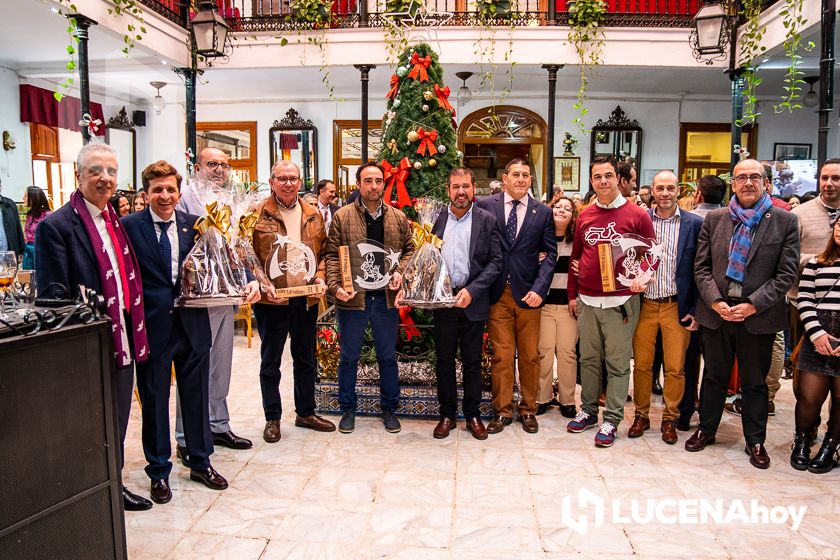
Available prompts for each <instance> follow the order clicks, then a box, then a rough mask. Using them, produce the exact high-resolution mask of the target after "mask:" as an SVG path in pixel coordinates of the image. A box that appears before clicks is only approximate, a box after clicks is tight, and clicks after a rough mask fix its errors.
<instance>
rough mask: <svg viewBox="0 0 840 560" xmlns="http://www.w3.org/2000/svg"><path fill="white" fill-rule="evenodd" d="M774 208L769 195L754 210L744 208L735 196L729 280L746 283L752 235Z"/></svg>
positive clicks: (728, 271) (756, 204) (730, 205)
mask: <svg viewBox="0 0 840 560" xmlns="http://www.w3.org/2000/svg"><path fill="white" fill-rule="evenodd" d="M772 207H773V202H772V201H771V200H770V196H769V195H768V194H767V193H764V196H762V197H761V198H760V199H759V200H758V202H756V203H755V205H754V206H753V207H752V208H744V207H742V206H741V205H740V204H739V203H738V198H737V197H735V196H733V197H732V199H731V200H730V201H729V217H730V218H731V219H732V222H733V223H734V224H735V231H733V232H732V240H731V241H730V243H729V266H728V267H727V268H726V277H727V278H731V279H732V280H735V281H736V282H739V283H741V284H743V283H744V270H745V269H746V268H747V259H748V258H749V256H750V247H751V246H752V233H753V231H754V230H755V228H756V226H758V224H759V222H761V218H762V217H764V213H765V212H767V211H768V210H770V208H772Z"/></svg>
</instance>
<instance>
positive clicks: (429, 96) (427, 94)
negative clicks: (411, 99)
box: [423, 89, 434, 101]
mask: <svg viewBox="0 0 840 560" xmlns="http://www.w3.org/2000/svg"><path fill="white" fill-rule="evenodd" d="M432 97H434V94H433V93H432V92H431V90H428V89H427V90H426V91H424V92H423V99H425V100H426V101H431V100H432Z"/></svg>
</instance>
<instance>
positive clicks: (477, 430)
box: [467, 416, 487, 440]
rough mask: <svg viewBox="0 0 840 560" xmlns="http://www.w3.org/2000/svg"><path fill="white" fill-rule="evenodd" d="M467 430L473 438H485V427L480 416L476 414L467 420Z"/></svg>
mask: <svg viewBox="0 0 840 560" xmlns="http://www.w3.org/2000/svg"><path fill="white" fill-rule="evenodd" d="M467 431H468V432H470V433H471V434H472V436H473V437H474V438H475V439H482V440H484V439H487V428H485V427H484V422H482V421H481V418H479V417H478V416H476V417H475V418H470V419H469V420H467Z"/></svg>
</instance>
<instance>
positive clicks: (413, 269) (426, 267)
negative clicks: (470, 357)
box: [402, 198, 455, 309]
mask: <svg viewBox="0 0 840 560" xmlns="http://www.w3.org/2000/svg"><path fill="white" fill-rule="evenodd" d="M444 207H445V205H444V204H443V203H441V202H439V201H437V200H432V199H423V198H421V199H418V200H417V203H416V204H415V210H417V219H418V220H419V223H416V222H415V223H413V224H412V226H411V227H412V229H413V230H414V246H415V247H416V250H415V251H414V255H413V256H412V257H411V260H410V261H409V262H408V265H407V266H406V267H405V270H404V271H403V283H402V289H403V303H404V304H405V305H410V306H412V307H419V308H421V309H436V308H441V307H452V306H453V305H454V304H455V298H454V296H453V295H452V281H451V280H450V279H449V271H448V270H447V268H446V263H445V262H444V261H443V256H442V255H441V253H440V248H441V246H442V245H443V241H442V240H441V239H440V238H438V237H436V236H435V235H433V234H432V226H433V224H434V221H435V220H436V219H437V217H438V215H439V214H440V212H441V210H443V208H444Z"/></svg>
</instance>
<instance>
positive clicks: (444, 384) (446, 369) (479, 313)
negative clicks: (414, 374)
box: [432, 167, 502, 439]
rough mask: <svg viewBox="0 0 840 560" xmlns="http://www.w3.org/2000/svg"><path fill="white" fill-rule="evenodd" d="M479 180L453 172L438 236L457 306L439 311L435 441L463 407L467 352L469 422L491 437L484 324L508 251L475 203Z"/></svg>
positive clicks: (480, 435)
mask: <svg viewBox="0 0 840 560" xmlns="http://www.w3.org/2000/svg"><path fill="white" fill-rule="evenodd" d="M474 198H475V177H474V176H473V172H472V170H471V169H469V168H466V167H456V168H455V169H453V170H452V171H450V172H449V201H450V204H449V208H447V209H445V210H443V211H442V212H441V213H440V216H438V219H437V221H436V222H435V225H434V228H433V229H432V233H433V234H435V235H436V236H438V237H439V238H441V239H443V248H442V249H441V256H442V257H443V261H444V263H446V268H447V270H448V271H449V279H450V280H451V282H452V294H453V296H455V305H454V307H452V308H451V309H445V308H444V309H435V311H434V323H435V351H436V353H437V365H436V371H437V394H438V402H439V403H440V422H438V424H437V426H435V429H434V434H433V435H434V437H435V438H437V439H442V438H445V437H446V436H448V435H449V432H450V431H452V430H453V429H454V428H455V426H456V424H455V416H456V414H457V406H458V392H457V386H456V383H455V355H456V353H457V351H458V347H459V346H460V349H461V364H462V366H463V367H462V372H463V383H464V402H463V409H464V418H465V419H466V421H467V430H468V431H469V432H470V433H471V434H472V435H473V437H474V438H476V439H487V428H485V426H484V423H483V422H482V421H481V416H480V414H479V409H478V407H479V405H480V404H481V350H482V346H483V343H484V324H485V322H486V321H487V318H488V316H489V313H490V286H491V285H492V284H493V282H494V281H495V280H496V278H497V277H498V275H499V273H500V272H501V270H502V247H501V241H500V239H499V231H498V228H497V226H496V218H495V216H493V214H491V213H490V212H488V211H486V210H484V209H482V208H478V207H476V206H475V205H473V203H472V201H473V199H474Z"/></svg>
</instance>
